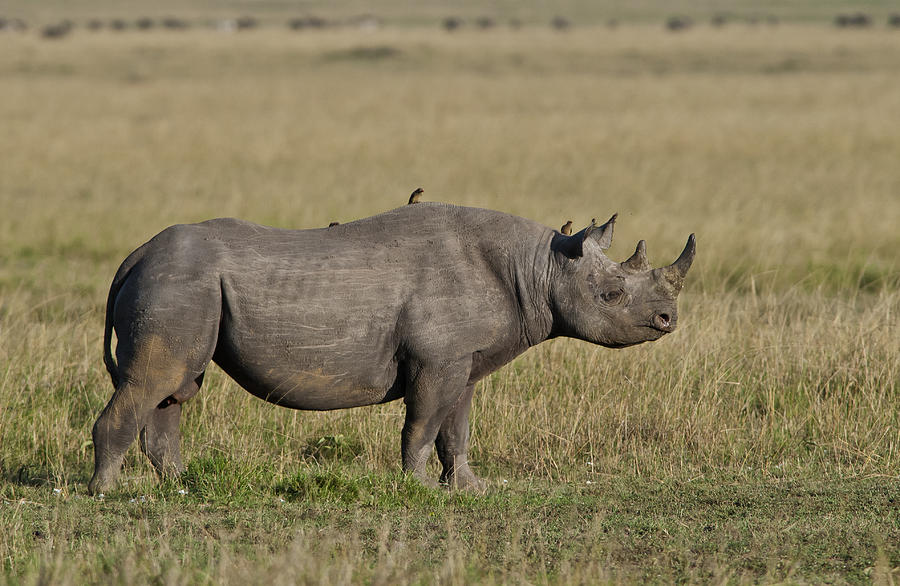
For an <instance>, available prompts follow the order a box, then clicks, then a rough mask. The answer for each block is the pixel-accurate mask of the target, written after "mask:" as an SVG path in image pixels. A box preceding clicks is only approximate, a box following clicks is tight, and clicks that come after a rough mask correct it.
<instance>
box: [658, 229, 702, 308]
mask: <svg viewBox="0 0 900 586" xmlns="http://www.w3.org/2000/svg"><path fill="white" fill-rule="evenodd" d="M695 252H697V238H696V237H695V236H694V235H693V234H691V235H690V236H689V237H688V241H687V244H685V246H684V250H682V251H681V255H680V256H679V257H678V260H676V261H675V262H673V263H672V264H670V265H669V266H667V267H662V268H659V269H655V270H654V272H656V271H660V273H661V275H662V277H663V278H664V279H665V280H666V282H668V283H669V284H670V285H672V287H673V288H674V289H675V292H676V293H677V292H679V291H681V287H682V286H683V285H684V277H685V275H687V272H688V269H689V268H691V263H692V262H694V253H695Z"/></svg>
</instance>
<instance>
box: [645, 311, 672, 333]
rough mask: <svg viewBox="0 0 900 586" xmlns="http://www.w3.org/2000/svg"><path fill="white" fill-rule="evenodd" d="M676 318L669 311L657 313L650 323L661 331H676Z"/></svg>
mask: <svg viewBox="0 0 900 586" xmlns="http://www.w3.org/2000/svg"><path fill="white" fill-rule="evenodd" d="M676 321H677V320H676V318H675V316H674V315H670V314H668V313H657V314H654V315H653V317H652V318H651V319H650V324H651V325H652V326H653V327H654V328H655V329H657V330H659V331H661V332H666V333H669V332H674V331H675V322H676Z"/></svg>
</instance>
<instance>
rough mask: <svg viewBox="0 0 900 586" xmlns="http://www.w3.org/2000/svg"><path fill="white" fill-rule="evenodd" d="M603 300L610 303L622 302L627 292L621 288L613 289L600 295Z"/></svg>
mask: <svg viewBox="0 0 900 586" xmlns="http://www.w3.org/2000/svg"><path fill="white" fill-rule="evenodd" d="M600 297H601V298H602V299H603V301H605V302H607V303H609V304H616V303H621V302H622V300H623V299H625V292H624V291H622V290H621V289H613V290H612V291H607V292H605V293H603V294H601V295H600Z"/></svg>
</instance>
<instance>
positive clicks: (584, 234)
mask: <svg viewBox="0 0 900 586" xmlns="http://www.w3.org/2000/svg"><path fill="white" fill-rule="evenodd" d="M595 228H596V225H595V224H594V222H593V220H592V221H591V225H590V226H588V227H587V228H585V229H584V230H582V231H581V232H578V233H577V234H572V235H571V236H566V235H565V234H561V233H557V234H556V235H555V236H554V237H553V241H552V242H551V243H550V248H551V250H555V251H556V252H559V253H560V254H562V255H563V256H565V257H566V258H568V259H573V260H574V259H576V258H581V257H582V256H584V241H585V240H587V238H588V236H590V235H591V234H592V233H593V232H594V229H595Z"/></svg>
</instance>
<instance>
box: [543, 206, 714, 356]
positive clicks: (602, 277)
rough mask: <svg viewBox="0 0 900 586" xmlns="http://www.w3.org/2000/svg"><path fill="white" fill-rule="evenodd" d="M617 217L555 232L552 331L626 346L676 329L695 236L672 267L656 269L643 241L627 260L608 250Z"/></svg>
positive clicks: (652, 338) (659, 336)
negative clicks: (614, 258) (616, 258)
mask: <svg viewBox="0 0 900 586" xmlns="http://www.w3.org/2000/svg"><path fill="white" fill-rule="evenodd" d="M615 221H616V216H615V215H614V216H613V217H612V218H610V219H609V221H608V222H606V223H605V224H603V225H602V226H595V224H594V222H593V221H592V222H591V225H590V226H588V227H587V228H585V229H584V230H582V231H580V232H578V233H577V234H573V235H571V236H566V235H563V234H556V235H554V237H553V241H552V243H551V249H552V251H553V253H552V254H553V257H554V258H553V260H552V264H553V266H554V269H555V270H554V271H553V272H554V276H553V278H552V280H551V283H550V299H551V307H552V311H553V324H554V325H553V330H554V331H553V334H552V335H556V336H570V337H573V338H579V339H582V340H587V341H588V342H593V343H595V344H600V345H602V346H607V347H610V348H622V347H625V346H631V345H634V344H640V343H641V342H649V341H652V340H657V339H659V338H661V337H662V336H663V335H665V334H668V333H669V332H672V331H674V330H675V326H676V324H677V323H678V308H677V299H678V293H679V292H680V291H681V287H682V285H683V284H684V277H685V275H686V274H687V271H688V269H689V268H690V266H691V263H692V262H693V260H694V252H695V250H696V240H695V238H694V235H693V234H691V236H690V237H689V238H688V241H687V245H686V246H685V247H684V251H683V252H682V253H681V256H679V257H678V260H676V261H675V262H674V263H672V264H671V265H669V266H666V267H661V268H657V269H654V268H651V266H650V263H649V262H648V260H647V246H646V244H645V243H644V241H643V240H641V241H640V242H638V245H637V248H636V249H635V251H634V254H633V255H632V256H631V257H630V258H629V259H628V260H626V261H624V262H620V263H619V262H615V261H612V260H610V259H609V258H608V257H607V256H606V255H605V254H604V252H603V251H604V250H606V249H608V248H609V246H610V244H611V243H612V234H613V225H614V224H615Z"/></svg>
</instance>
